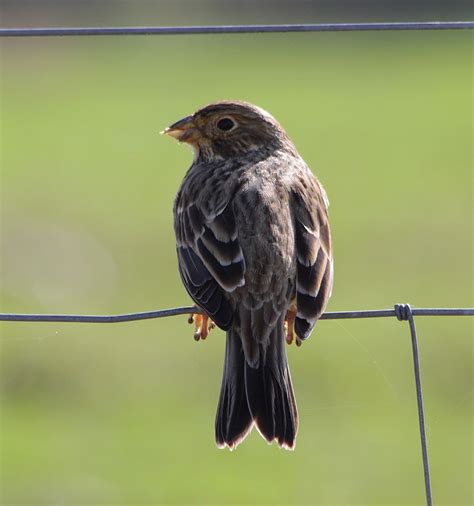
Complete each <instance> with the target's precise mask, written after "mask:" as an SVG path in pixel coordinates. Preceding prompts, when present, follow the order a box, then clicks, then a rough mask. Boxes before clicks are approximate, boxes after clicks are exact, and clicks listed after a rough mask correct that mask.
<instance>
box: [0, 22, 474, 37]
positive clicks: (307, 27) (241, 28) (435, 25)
mask: <svg viewBox="0 0 474 506" xmlns="http://www.w3.org/2000/svg"><path fill="white" fill-rule="evenodd" d="M473 28H474V21H420V22H406V23H317V24H282V25H211V26H209V25H207V26H123V27H100V26H97V27H95V26H94V27H56V28H1V29H0V37H64V36H84V35H183V34H187V35H195V34H215V33H219V34H224V33H281V32H285V33H290V32H293V33H294V32H367V31H382V30H472V29H473Z"/></svg>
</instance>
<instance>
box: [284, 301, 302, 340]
mask: <svg viewBox="0 0 474 506" xmlns="http://www.w3.org/2000/svg"><path fill="white" fill-rule="evenodd" d="M295 318H296V308H294V307H290V309H288V311H287V313H286V318H285V336H286V342H287V343H288V344H291V343H292V342H293V340H294V341H295V343H296V346H301V343H302V341H301V339H300V338H299V337H298V336H296V338H295Z"/></svg>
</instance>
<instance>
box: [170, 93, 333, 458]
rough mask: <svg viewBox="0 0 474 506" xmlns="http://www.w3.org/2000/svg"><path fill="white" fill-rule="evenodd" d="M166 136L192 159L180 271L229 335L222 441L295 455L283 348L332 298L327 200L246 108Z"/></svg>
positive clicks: (276, 134)
mask: <svg viewBox="0 0 474 506" xmlns="http://www.w3.org/2000/svg"><path fill="white" fill-rule="evenodd" d="M163 133H165V134H167V135H170V136H172V137H174V138H175V139H177V140H178V141H179V142H184V143H187V144H189V145H190V146H191V147H192V148H193V150H194V161H193V164H192V165H191V168H190V169H189V170H188V172H187V174H186V176H185V178H184V180H183V182H182V184H181V188H180V189H179V192H178V194H177V196H176V200H175V203H174V228H175V233H176V243H177V253H178V265H179V272H180V274H181V278H182V281H183V283H184V286H185V288H186V290H187V291H188V293H189V295H190V296H191V298H192V299H193V300H194V302H195V303H196V304H197V306H199V307H200V308H201V309H202V310H203V312H204V313H205V316H200V315H194V320H195V322H196V333H195V338H196V339H197V340H199V338H202V339H205V338H206V337H207V334H208V330H209V327H210V326H212V325H213V322H215V324H216V325H217V326H218V327H220V328H221V329H223V330H225V331H226V334H227V337H226V352H225V362H224V374H223V379H222V386H221V393H220V399H219V405H218V407H217V415H216V423H215V434H216V442H217V445H218V446H219V447H225V446H227V447H229V448H230V449H233V448H235V447H236V446H237V445H238V444H239V443H240V442H241V441H242V440H243V439H244V438H245V437H246V436H247V434H248V433H249V432H250V430H251V429H252V427H253V426H254V425H255V426H256V427H257V429H258V431H259V432H260V434H261V435H262V436H263V437H264V438H265V439H266V440H267V441H268V442H269V443H271V442H272V441H273V440H276V441H277V442H278V445H279V446H281V447H283V448H287V449H292V448H294V446H295V438H296V433H297V430H298V413H297V409H296V401H295V396H294V393H293V386H292V383H291V377H290V370H289V367H288V360H287V356H286V350H285V341H286V342H288V344H290V343H291V342H292V341H293V333H295V334H296V342H297V344H300V343H301V341H302V340H305V339H306V338H307V337H308V336H309V335H310V333H311V331H312V329H313V327H314V325H315V324H316V322H317V320H318V318H319V317H320V316H321V314H322V313H323V311H324V309H325V307H326V304H327V302H328V299H329V297H330V295H331V290H332V282H333V259H332V246H331V234H330V230H329V223H328V216H327V207H328V200H327V197H326V193H325V191H324V189H323V187H322V186H321V184H320V183H319V181H318V180H317V179H316V178H315V177H314V176H313V174H312V173H311V171H310V169H309V168H308V166H307V165H306V163H305V162H304V161H303V159H302V158H301V157H300V155H299V154H298V152H297V150H296V148H295V146H294V144H293V142H292V141H291V140H290V138H289V137H288V135H287V134H286V132H285V131H284V130H283V128H282V127H281V126H280V125H279V123H278V122H277V121H276V120H275V119H274V118H273V117H272V116H271V115H270V114H269V113H268V112H266V111H264V110H262V109H260V108H259V107H256V106H254V105H252V104H249V103H246V102H238V101H237V102H232V101H224V102H217V103H214V104H210V105H208V106H206V107H204V108H202V109H199V110H198V111H197V112H195V113H194V114H192V115H190V116H187V117H186V118H183V119H182V120H180V121H178V122H176V123H174V124H173V125H171V126H170V127H168V128H167V129H166V130H164V132H163Z"/></svg>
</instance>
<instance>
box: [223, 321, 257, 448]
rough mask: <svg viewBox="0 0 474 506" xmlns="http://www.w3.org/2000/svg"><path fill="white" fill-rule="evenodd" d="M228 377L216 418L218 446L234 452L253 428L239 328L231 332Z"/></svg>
mask: <svg viewBox="0 0 474 506" xmlns="http://www.w3.org/2000/svg"><path fill="white" fill-rule="evenodd" d="M226 339H227V340H226V351H225V360H224V375H223V378H222V386H221V395H220V399H219V405H218V406H217V415H216V443H217V446H219V447H220V448H224V447H225V446H228V447H229V448H230V449H231V450H232V449H234V448H235V447H236V446H237V445H238V444H239V443H240V442H241V441H243V440H244V439H245V436H246V435H247V434H248V433H249V432H250V429H251V428H252V417H251V415H250V411H249V408H248V404H247V397H246V394H245V377H244V370H245V356H244V351H243V349H242V342H241V340H240V336H239V334H238V333H237V331H236V329H235V327H232V328H231V329H230V330H228V331H227V337H226Z"/></svg>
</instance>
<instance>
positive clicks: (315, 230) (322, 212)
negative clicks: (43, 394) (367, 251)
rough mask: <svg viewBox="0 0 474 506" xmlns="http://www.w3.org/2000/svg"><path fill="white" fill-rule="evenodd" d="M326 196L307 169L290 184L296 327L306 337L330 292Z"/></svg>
mask: <svg viewBox="0 0 474 506" xmlns="http://www.w3.org/2000/svg"><path fill="white" fill-rule="evenodd" d="M327 205H328V204H327V198H326V195H325V193H324V190H323V189H322V187H321V186H320V184H319V183H318V181H317V180H316V178H315V177H314V176H313V175H312V174H311V172H310V171H309V170H308V171H307V172H305V173H304V174H303V175H302V176H301V177H300V178H299V179H298V180H297V183H296V184H295V185H294V186H293V189H292V210H293V216H294V224H295V243H296V307H297V314H296V319H295V331H296V334H297V335H298V337H300V339H306V338H307V337H308V336H309V335H310V333H311V331H312V330H313V327H314V325H315V324H316V322H317V320H318V318H319V317H320V316H321V315H322V313H323V312H324V310H325V308H326V305H327V303H328V300H329V297H330V296H331V290H332V283H333V259H332V243H331V232H330V229H329V222H328V216H327Z"/></svg>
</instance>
